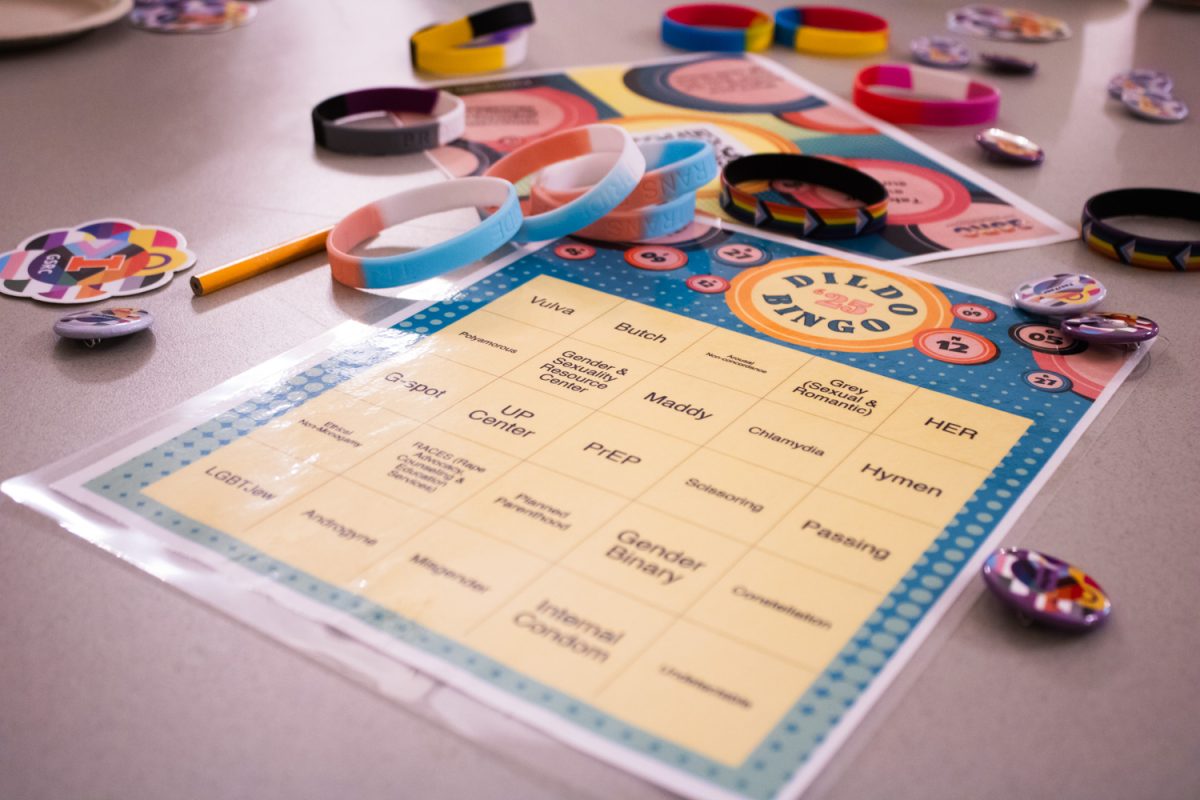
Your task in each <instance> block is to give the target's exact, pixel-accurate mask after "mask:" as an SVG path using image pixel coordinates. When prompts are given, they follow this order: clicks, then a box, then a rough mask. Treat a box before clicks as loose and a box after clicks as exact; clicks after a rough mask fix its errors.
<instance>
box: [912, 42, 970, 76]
mask: <svg viewBox="0 0 1200 800" xmlns="http://www.w3.org/2000/svg"><path fill="white" fill-rule="evenodd" d="M909 46H910V47H911V48H912V54H913V58H915V59H916V60H917V61H919V62H920V63H922V64H925V65H927V66H930V67H939V68H941V69H962V68H963V67H965V66H966V65H967V64H970V63H971V51H970V50H968V49H967V48H966V46H965V45H963V44H962V43H961V42H957V41H955V40H954V39H951V38H950V37H948V36H922V37H920V38H919V39H913V40H912V44H911V45H909Z"/></svg>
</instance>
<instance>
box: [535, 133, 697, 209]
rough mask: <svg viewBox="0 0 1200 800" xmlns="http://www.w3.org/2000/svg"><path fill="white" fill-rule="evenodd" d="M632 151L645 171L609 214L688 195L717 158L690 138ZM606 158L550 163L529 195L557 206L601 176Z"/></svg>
mask: <svg viewBox="0 0 1200 800" xmlns="http://www.w3.org/2000/svg"><path fill="white" fill-rule="evenodd" d="M638 150H641V151H642V156H643V157H644V158H645V159H646V174H645V175H643V176H642V179H641V180H640V181H638V184H637V186H635V187H633V191H632V192H630V193H629V197H626V198H625V199H624V200H623V201H621V204H620V205H619V206H617V207H616V208H615V209H614V212H618V211H632V210H633V209H635V208H642V207H643V206H651V205H657V204H659V203H666V202H668V201H671V200H674V199H676V198H677V197H679V196H680V195H684V194H694V193H695V192H696V191H697V190H698V189H700V188H701V187H703V186H704V185H705V184H707V183H708V182H709V181H711V180H712V179H713V178H715V177H717V159H716V156H715V155H714V154H713V149H712V145H710V144H709V143H708V142H701V141H697V140H695V139H676V140H673V141H666V142H641V143H639V144H638ZM612 160H613V157H612V156H611V155H608V154H602V153H593V154H592V155H590V156H581V157H579V158H575V159H572V160H570V161H563V162H561V163H559V164H552V165H550V166H549V167H546V168H545V169H544V170H542V171H541V173H540V174H539V175H538V179H537V181H536V182H535V183H534V185H533V187H532V188H531V189H530V192H529V195H530V197H532V198H534V200H535V201H536V202H538V203H540V204H541V205H542V206H543V207H544V208H549V207H552V206H560V205H562V204H563V203H565V202H567V201H569V200H574V199H575V198H576V197H579V196H580V195H581V194H583V193H584V192H585V191H587V188H588V187H589V186H591V185H592V184H594V183H596V181H598V180H600V179H601V178H603V177H604V174H605V173H606V172H608V170H609V168H610V167H611V166H612Z"/></svg>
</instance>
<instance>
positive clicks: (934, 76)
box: [854, 64, 1000, 125]
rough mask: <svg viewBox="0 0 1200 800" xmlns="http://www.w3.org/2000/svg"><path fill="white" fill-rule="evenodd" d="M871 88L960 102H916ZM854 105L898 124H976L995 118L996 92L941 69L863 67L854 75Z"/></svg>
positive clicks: (997, 104)
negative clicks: (896, 90) (889, 88)
mask: <svg viewBox="0 0 1200 800" xmlns="http://www.w3.org/2000/svg"><path fill="white" fill-rule="evenodd" d="M875 86H892V87H896V88H900V89H908V90H909V91H911V92H912V93H913V94H917V95H934V96H939V97H943V96H945V97H949V96H958V97H960V98H962V99H946V100H917V99H914V98H909V97H897V96H895V95H891V94H883V93H880V92H876V91H875V90H874V88H873V87H875ZM854 104H855V105H856V106H858V107H859V108H861V109H862V110H863V111H867V112H869V113H871V114H874V115H875V116H877V117H879V118H880V119H883V120H887V121H888V122H895V123H898V124H901V125H980V124H982V123H985V122H991V121H992V120H994V119H995V118H996V114H997V112H998V111H999V110H1000V92H999V90H997V89H996V88H995V87H993V86H990V85H988V84H986V83H982V82H981V81H973V80H969V79H968V78H965V77H963V76H961V75H954V74H952V73H948V72H945V71H944V70H937V69H927V68H925V67H910V66H908V65H907V64H878V65H876V66H872V67H865V68H864V69H862V70H859V73H858V74H857V75H856V76H854Z"/></svg>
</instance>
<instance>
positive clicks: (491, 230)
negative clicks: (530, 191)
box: [325, 178, 521, 289]
mask: <svg viewBox="0 0 1200 800" xmlns="http://www.w3.org/2000/svg"><path fill="white" fill-rule="evenodd" d="M471 206H475V207H477V208H494V209H495V210H494V211H493V212H492V213H491V214H490V215H489V216H488V217H487V218H485V219H484V220H483V221H481V222H480V223H479V224H478V225H476V226H475V227H473V228H471V229H470V230H469V231H467V232H465V233H462V234H459V235H458V236H455V237H454V238H452V239H448V240H446V241H444V242H438V243H437V244H434V245H430V246H429V247H423V248H421V249H420V250H414V251H412V252H408V253H401V254H400V255H394V256H378V257H363V256H356V255H353V254H352V252H351V251H352V250H353V249H354V248H355V247H356V246H358V245H360V244H362V243H363V242H365V241H367V240H368V239H370V238H371V237H372V236H375V235H376V234H378V233H380V232H381V231H383V230H386V229H387V228H390V227H391V226H393V225H398V224H400V223H401V222H406V221H408V220H411V219H416V218H417V217H423V216H425V215H426V214H435V213H438V212H440V211H449V210H451V209H455V208H468V207H471ZM520 225H521V204H520V201H519V200H518V199H517V190H516V188H515V187H513V185H512V184H511V183H509V182H508V181H505V180H500V179H499V178H457V179H455V180H451V181H446V182H444V183H436V184H433V185H431V186H421V187H419V188H416V189H409V190H407V191H404V192H400V193H399V194H394V195H391V196H390V197H385V198H383V199H382V200H376V201H375V202H374V203H369V204H367V205H365V206H363V207H362V208H360V209H358V210H356V211H354V212H352V213H350V214H349V215H348V216H347V217H346V218H345V219H343V220H342V221H341V222H339V223H338V224H337V225H334V226H333V230H331V231H330V232H329V238H328V239H326V241H325V249H326V252H327V253H328V254H329V266H330V269H331V271H332V273H333V279H334V280H336V281H337V282H338V283H342V284H345V285H346V286H353V287H355V288H356V289H384V288H387V287H389V286H400V285H403V284H406V283H415V282H416V281H423V280H426V279H428V278H434V277H437V276H438V275H441V274H443V273H446V272H449V271H450V270H452V269H456V268H458V267H461V266H463V265H465V264H470V263H471V262H472V261H476V260H478V259H480V258H483V257H484V256H486V255H487V254H488V253H491V252H493V251H494V250H497V249H499V248H500V247H501V246H502V245H504V244H505V243H506V242H508V241H510V240H511V239H512V238H513V234H515V233H516V232H517V229H518V228H519V227H520Z"/></svg>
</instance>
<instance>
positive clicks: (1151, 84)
mask: <svg viewBox="0 0 1200 800" xmlns="http://www.w3.org/2000/svg"><path fill="white" fill-rule="evenodd" d="M1174 88H1175V82H1174V81H1173V80H1171V76H1170V75H1168V74H1167V73H1165V72H1160V71H1159V70H1156V69H1127V70H1125V71H1124V72H1118V73H1117V74H1116V75H1113V76H1112V77H1111V78H1109V80H1108V96H1109V97H1111V98H1113V99H1114V100H1120V99H1121V96H1122V95H1124V94H1125V92H1126V90H1128V89H1136V90H1139V91H1143V92H1153V93H1155V94H1170V93H1171V90H1172V89H1174Z"/></svg>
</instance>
